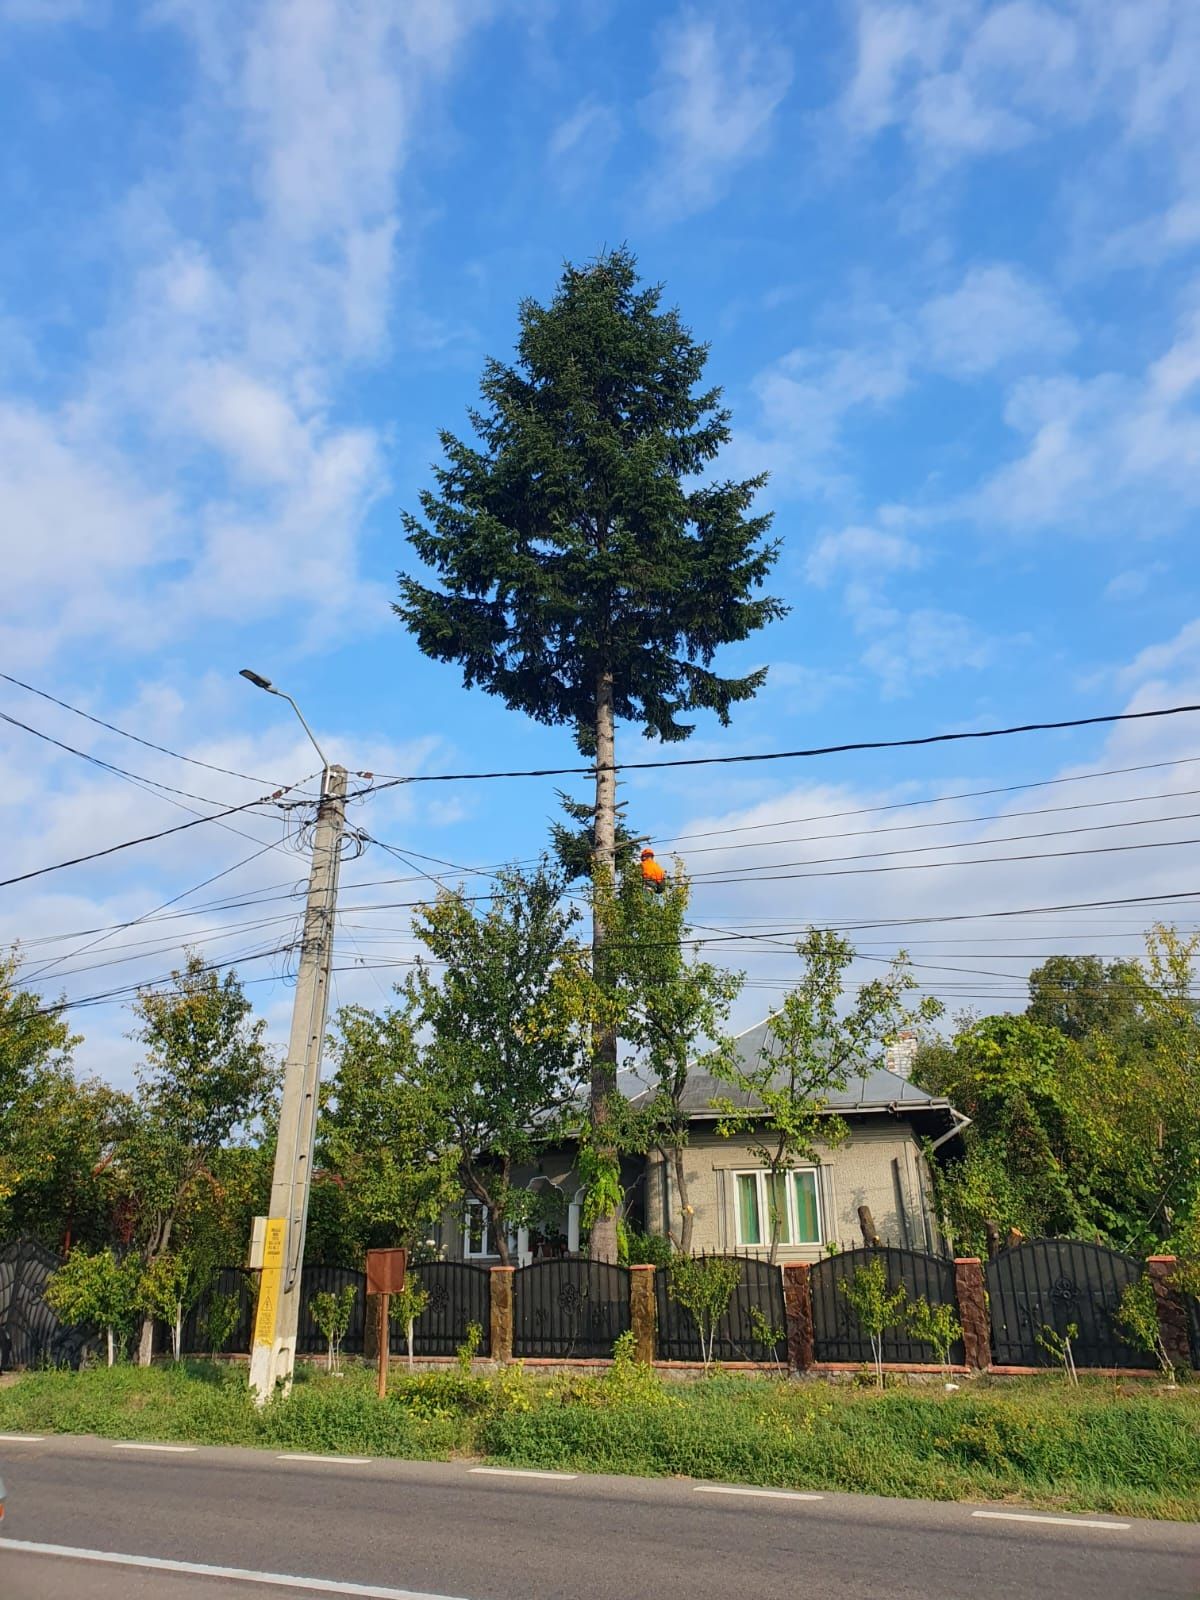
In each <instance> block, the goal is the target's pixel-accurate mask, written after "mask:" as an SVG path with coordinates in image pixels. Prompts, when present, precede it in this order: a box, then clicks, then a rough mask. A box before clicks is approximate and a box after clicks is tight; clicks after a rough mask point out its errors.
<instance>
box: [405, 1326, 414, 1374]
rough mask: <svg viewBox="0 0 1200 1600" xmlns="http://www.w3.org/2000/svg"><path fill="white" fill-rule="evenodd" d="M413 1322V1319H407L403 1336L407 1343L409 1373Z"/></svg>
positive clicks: (410, 1369) (411, 1357)
mask: <svg viewBox="0 0 1200 1600" xmlns="http://www.w3.org/2000/svg"><path fill="white" fill-rule="evenodd" d="M414 1320H415V1319H414V1318H412V1317H409V1319H408V1325H407V1327H406V1328H405V1330H404V1336H405V1339H406V1340H407V1342H408V1370H409V1371H410V1372H411V1371H412V1364H413V1322H414Z"/></svg>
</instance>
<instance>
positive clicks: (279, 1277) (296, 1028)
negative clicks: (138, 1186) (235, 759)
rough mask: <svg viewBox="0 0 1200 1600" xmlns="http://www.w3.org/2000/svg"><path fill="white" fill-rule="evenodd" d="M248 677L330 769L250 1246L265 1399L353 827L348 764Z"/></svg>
mask: <svg viewBox="0 0 1200 1600" xmlns="http://www.w3.org/2000/svg"><path fill="white" fill-rule="evenodd" d="M242 676H243V677H244V678H248V679H249V681H250V682H251V683H253V684H255V686H256V687H257V688H260V689H265V690H266V691H267V692H268V693H269V694H278V695H280V696H281V698H283V699H285V700H288V701H290V702H291V705H292V709H293V710H294V711H295V712H296V715H297V716H298V717H300V721H301V722H302V723H304V729H305V732H306V733H308V736H309V738H310V739H312V742H313V744H314V745H315V746H316V749H317V753H318V754H319V755H320V756H321V761H322V763H323V765H324V772H323V773H322V778H321V800H320V804H319V806H318V808H317V823H316V830H315V832H314V834H313V847H312V863H311V866H310V869H309V878H308V902H307V905H306V906H305V911H304V935H303V938H302V940H301V944H300V965H299V970H298V971H297V974H296V997H295V1000H294V1001H293V1004H292V1027H291V1033H290V1035H289V1037H288V1050H287V1060H286V1063H285V1065H284V1074H283V1104H282V1106H281V1108H280V1115H279V1133H278V1137H277V1139H276V1143H275V1170H274V1174H273V1176H272V1179H271V1208H270V1211H269V1213H268V1214H267V1216H266V1217H257V1218H255V1224H254V1234H253V1239H252V1243H251V1247H250V1265H251V1266H252V1267H257V1268H259V1269H260V1278H259V1292H258V1306H257V1310H256V1312H255V1318H254V1333H253V1337H252V1342H251V1346H250V1387H251V1389H252V1390H253V1392H254V1395H255V1398H256V1400H257V1401H258V1403H259V1404H260V1405H261V1404H262V1403H263V1402H264V1401H265V1400H267V1399H268V1398H269V1397H270V1396H271V1395H272V1394H274V1393H275V1390H276V1387H277V1386H278V1385H279V1384H280V1383H282V1384H283V1387H284V1389H285V1390H286V1389H290V1387H291V1383H292V1369H293V1368H294V1366H295V1363H296V1335H297V1333H298V1331H299V1327H300V1278H301V1271H302V1269H303V1266H304V1237H305V1233H306V1231H307V1228H308V1196H309V1190H310V1189H311V1187H312V1166H313V1145H314V1143H315V1142H316V1133H317V1109H318V1102H319V1098H320V1088H321V1051H322V1048H323V1047H324V1043H325V1020H326V1016H327V1014H328V1011H329V969H330V963H331V961H332V958H333V932H334V922H335V919H336V915H337V891H338V873H339V869H340V867H341V854H342V834H343V831H344V829H345V825H346V769H345V767H337V766H330V764H329V763H328V762H327V761H326V760H325V757H324V755H323V754H322V752H321V747H320V746H319V745H317V741H316V740H315V739H313V736H312V730H311V729H310V728H309V726H308V724H307V722H304V718H303V716H302V715H301V712H300V708H299V706H297V705H296V702H295V701H294V700H292V698H291V696H290V695H287V694H284V693H283V692H282V691H281V690H279V689H276V688H275V687H274V685H273V684H271V683H269V682H268V681H267V680H266V679H265V678H261V677H260V676H259V675H258V674H257V673H252V672H250V671H249V670H245V669H244V670H243V672H242Z"/></svg>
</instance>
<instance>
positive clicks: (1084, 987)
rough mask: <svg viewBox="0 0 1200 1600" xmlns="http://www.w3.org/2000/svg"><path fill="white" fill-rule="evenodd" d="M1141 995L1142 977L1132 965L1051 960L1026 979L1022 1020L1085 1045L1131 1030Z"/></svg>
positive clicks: (1067, 958)
mask: <svg viewBox="0 0 1200 1600" xmlns="http://www.w3.org/2000/svg"><path fill="white" fill-rule="evenodd" d="M1141 993H1142V973H1141V970H1140V968H1139V966H1138V964H1137V962H1136V961H1127V960H1116V961H1105V960H1103V959H1102V957H1100V956H1084V955H1080V956H1072V955H1063V956H1051V957H1050V958H1049V959H1048V960H1047V961H1043V962H1042V964H1041V966H1040V967H1035V968H1034V969H1033V971H1032V972H1031V973H1030V974H1029V1004H1028V1005H1027V1006H1026V1008H1025V1015H1026V1016H1027V1017H1028V1018H1029V1019H1030V1021H1031V1022H1037V1023H1040V1024H1041V1025H1042V1026H1043V1027H1047V1028H1056V1029H1057V1030H1058V1032H1059V1033H1062V1034H1065V1035H1066V1037H1067V1038H1068V1039H1076V1040H1079V1039H1085V1038H1087V1037H1088V1035H1090V1034H1093V1033H1097V1032H1100V1031H1103V1032H1107V1033H1112V1032H1115V1031H1117V1030H1118V1029H1121V1028H1123V1027H1126V1026H1129V1025H1132V1024H1134V1023H1135V1022H1136V1021H1137V1018H1138V1015H1139V1001H1140V998H1141Z"/></svg>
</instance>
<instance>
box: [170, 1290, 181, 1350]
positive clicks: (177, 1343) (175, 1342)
mask: <svg viewBox="0 0 1200 1600" xmlns="http://www.w3.org/2000/svg"><path fill="white" fill-rule="evenodd" d="M171 1353H172V1354H173V1355H174V1357H175V1360H176V1361H178V1360H179V1359H180V1357H181V1356H182V1354H183V1301H182V1300H177V1301H176V1302H175V1326H174V1327H173V1328H172V1329H171Z"/></svg>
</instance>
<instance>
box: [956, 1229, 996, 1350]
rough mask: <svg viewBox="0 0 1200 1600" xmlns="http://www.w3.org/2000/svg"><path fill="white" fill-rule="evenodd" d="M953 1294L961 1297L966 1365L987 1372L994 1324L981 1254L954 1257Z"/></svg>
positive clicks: (958, 1299) (958, 1298)
mask: <svg viewBox="0 0 1200 1600" xmlns="http://www.w3.org/2000/svg"><path fill="white" fill-rule="evenodd" d="M954 1297H955V1299H956V1300H957V1301H958V1320H959V1321H960V1322H961V1323H962V1331H963V1348H964V1350H965V1352H966V1362H967V1366H968V1367H970V1368H971V1369H972V1371H974V1372H985V1371H986V1370H987V1368H988V1367H990V1366H991V1364H992V1325H991V1320H990V1318H989V1317H988V1305H987V1291H986V1289H985V1288H984V1284H983V1262H982V1261H980V1259H979V1257H978V1256H958V1257H956V1258H955V1262H954Z"/></svg>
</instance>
